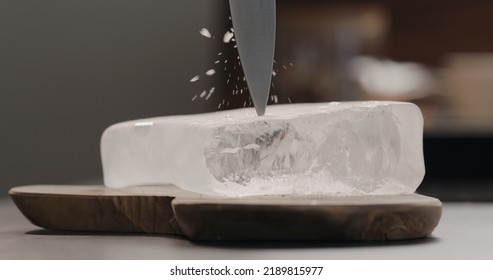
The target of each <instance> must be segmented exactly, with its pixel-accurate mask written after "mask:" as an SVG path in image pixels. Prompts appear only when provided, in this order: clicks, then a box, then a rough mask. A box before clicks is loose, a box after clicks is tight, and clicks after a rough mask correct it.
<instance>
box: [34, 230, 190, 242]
mask: <svg viewBox="0 0 493 280" xmlns="http://www.w3.org/2000/svg"><path fill="white" fill-rule="evenodd" d="M25 234H27V235H41V236H108V237H119V236H129V237H161V238H169V239H178V240H186V238H184V237H182V236H178V235H173V234H150V233H139V232H94V231H60V230H51V229H37V230H31V231H27V232H25Z"/></svg>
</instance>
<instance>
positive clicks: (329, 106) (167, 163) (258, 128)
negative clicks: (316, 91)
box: [101, 101, 425, 196]
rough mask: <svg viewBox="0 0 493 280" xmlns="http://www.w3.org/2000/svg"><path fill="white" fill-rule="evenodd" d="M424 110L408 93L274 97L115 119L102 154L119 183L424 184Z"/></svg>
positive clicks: (241, 186) (333, 189) (224, 189)
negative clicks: (387, 97) (391, 97)
mask: <svg viewBox="0 0 493 280" xmlns="http://www.w3.org/2000/svg"><path fill="white" fill-rule="evenodd" d="M422 133H423V117H422V114H421V111H420V110H419V108H418V107H417V106H415V105H414V104H411V103H403V102H376V101H373V102H343V103H312V104H288V105H274V106H269V107H268V109H267V114H266V115H265V116H263V117H258V116H257V115H256V113H255V110H254V109H253V108H245V109H237V110H230V111H221V112H215V113H208V114H199V115H185V116H169V117H159V118H153V119H145V120H137V121H130V122H125V123H120V124H116V125H113V126H111V127H110V128H108V129H107V130H106V131H105V133H104V134H103V137H102V140H101V155H102V161H103V171H104V180H105V184H106V185H107V186H109V187H115V188H119V187H126V186H136V185H156V184H174V185H176V186H178V187H180V188H182V189H185V190H189V191H194V192H198V193H203V194H209V195H224V196H252V195H374V194H375V195H377V194H401V193H412V192H414V191H415V190H416V189H417V187H418V186H419V184H420V183H421V181H422V179H423V176H424V172H425V168H424V160H423V151H422Z"/></svg>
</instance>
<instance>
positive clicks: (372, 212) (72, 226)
mask: <svg viewBox="0 0 493 280" xmlns="http://www.w3.org/2000/svg"><path fill="white" fill-rule="evenodd" d="M10 195H11V197H12V198H13V200H14V202H15V203H16V205H17V207H18V208H19V209H20V210H21V212H22V213H23V214H24V215H25V216H26V217H27V218H28V219H29V220H30V221H31V222H32V223H33V224H35V225H37V226H40V227H43V228H47V229H53V230H68V231H85V232H140V233H164V234H177V235H184V236H186V237H188V238H190V239H192V240H208V241H211V240H214V241H224V240H366V241H373V240H403V239H412V238H420V237H425V236H428V235H429V234H431V232H432V231H433V229H434V228H435V227H436V226H437V224H438V222H439V220H440V217H441V212H442V204H441V202H440V201H439V200H437V199H434V198H431V197H426V196H422V195H418V194H411V195H394V196H346V197H335V196H329V197H321V196H309V197H293V196H259V197H248V198H219V197H207V196H203V195H199V194H194V193H190V192H186V191H183V190H180V189H178V188H176V187H174V186H149V187H138V188H125V189H109V188H105V187H103V186H46V185H45V186H26V187H16V188H13V189H11V191H10Z"/></svg>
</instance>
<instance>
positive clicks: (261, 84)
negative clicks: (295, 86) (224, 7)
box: [229, 0, 276, 116]
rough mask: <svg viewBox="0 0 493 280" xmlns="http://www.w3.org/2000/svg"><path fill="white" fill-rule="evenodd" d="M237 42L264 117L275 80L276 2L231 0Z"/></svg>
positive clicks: (242, 61) (258, 110)
mask: <svg viewBox="0 0 493 280" xmlns="http://www.w3.org/2000/svg"><path fill="white" fill-rule="evenodd" d="M229 5H230V8H231V17H232V20H233V28H234V31H235V39H236V43H237V45H238V52H239V53H240V60H241V64H242V66H243V71H244V72H245V76H246V80H247V84H248V88H249V90H250V96H251V97H252V100H253V105H254V106H255V110H256V111H257V114H258V115H259V116H262V115H264V114H265V108H266V107H267V101H268V99H269V90H270V84H271V80H272V67H273V61H274V47H275V40H276V1H275V0H229Z"/></svg>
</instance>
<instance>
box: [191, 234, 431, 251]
mask: <svg viewBox="0 0 493 280" xmlns="http://www.w3.org/2000/svg"><path fill="white" fill-rule="evenodd" d="M191 242H192V243H193V244H196V245H198V246H203V247H217V248H234V249H252V248H253V249H297V248H298V249H299V248H355V247H388V246H407V245H425V244H432V243H437V242H440V239H439V238H437V237H434V236H430V237H426V238H417V239H409V240H398V241H390V240H388V241H295V240H294V241H276V240H270V241H191Z"/></svg>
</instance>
